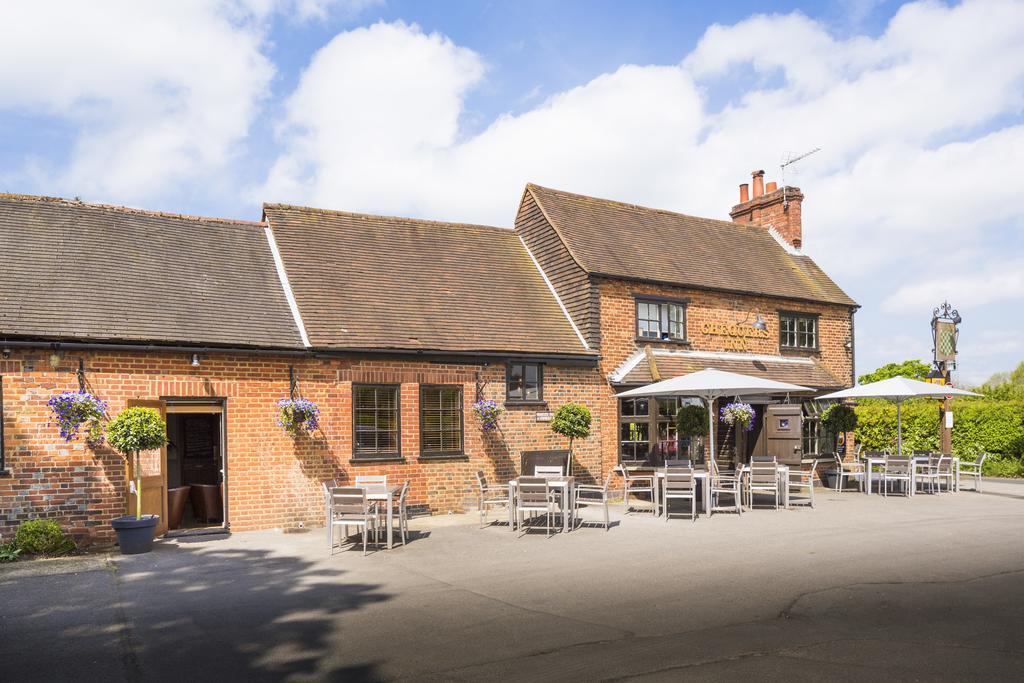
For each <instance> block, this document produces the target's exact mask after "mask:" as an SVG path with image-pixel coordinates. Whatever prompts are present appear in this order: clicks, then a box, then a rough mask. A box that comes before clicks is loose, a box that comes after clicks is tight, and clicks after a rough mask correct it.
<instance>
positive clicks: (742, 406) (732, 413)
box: [721, 401, 757, 432]
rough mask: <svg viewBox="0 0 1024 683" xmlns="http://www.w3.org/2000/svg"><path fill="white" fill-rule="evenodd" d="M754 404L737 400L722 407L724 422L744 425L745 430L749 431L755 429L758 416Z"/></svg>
mask: <svg viewBox="0 0 1024 683" xmlns="http://www.w3.org/2000/svg"><path fill="white" fill-rule="evenodd" d="M756 414H757V413H756V412H755V411H754V406H752V405H750V404H749V403H742V402H740V401H736V402H734V403H729V404H727V405H725V406H723V407H722V410H721V415H722V422H724V423H725V424H727V425H729V426H738V427H742V428H743V431H746V432H749V431H752V430H753V429H754V417H755V416H756Z"/></svg>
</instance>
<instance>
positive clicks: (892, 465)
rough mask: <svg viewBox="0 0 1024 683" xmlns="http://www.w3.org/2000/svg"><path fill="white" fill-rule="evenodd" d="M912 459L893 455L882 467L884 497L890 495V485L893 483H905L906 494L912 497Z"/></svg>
mask: <svg viewBox="0 0 1024 683" xmlns="http://www.w3.org/2000/svg"><path fill="white" fill-rule="evenodd" d="M910 468H911V464H910V458H908V457H902V458H901V457H898V456H895V455H891V456H889V457H887V458H886V459H885V464H884V465H882V495H883V496H887V495H889V484H890V483H891V482H896V483H899V482H903V484H904V489H903V490H904V492H905V494H906V495H908V496H909V495H910Z"/></svg>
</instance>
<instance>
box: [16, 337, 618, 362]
mask: <svg viewBox="0 0 1024 683" xmlns="http://www.w3.org/2000/svg"><path fill="white" fill-rule="evenodd" d="M0 348H36V349H53V350H58V349H70V350H79V351H139V352H147V353H223V354H254V355H267V356H294V357H314V358H338V357H344V356H369V357H373V358H380V357H385V356H386V357H392V358H401V359H406V360H416V359H426V360H429V361H430V362H444V361H458V362H461V363H472V362H474V360H473V359H481V358H482V359H486V360H485V361H483V362H485V363H486V362H489V361H491V360H500V361H506V360H523V361H534V362H538V361H547V362H551V363H557V364H560V365H581V366H596V365H597V362H598V359H599V356H597V355H594V354H551V353H516V352H502V351H439V350H433V349H421V350H415V349H412V350H410V349H357V348H352V349H305V350H302V349H294V348H262V347H250V348H247V347H227V346H182V345H161V344H123V343H112V344H105V343H102V342H64V341H45V340H35V341H28V340H23V339H17V340H15V339H11V340H6V339H0ZM476 362H480V361H479V360H477V361H476Z"/></svg>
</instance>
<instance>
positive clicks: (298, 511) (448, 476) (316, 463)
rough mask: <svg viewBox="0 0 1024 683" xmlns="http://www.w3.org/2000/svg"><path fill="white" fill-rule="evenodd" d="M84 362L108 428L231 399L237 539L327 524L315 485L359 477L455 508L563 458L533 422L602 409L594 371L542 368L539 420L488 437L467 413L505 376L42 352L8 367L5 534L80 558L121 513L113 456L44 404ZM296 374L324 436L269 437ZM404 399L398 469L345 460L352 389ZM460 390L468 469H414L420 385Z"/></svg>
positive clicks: (513, 410) (591, 461)
mask: <svg viewBox="0 0 1024 683" xmlns="http://www.w3.org/2000/svg"><path fill="white" fill-rule="evenodd" d="M80 356H81V357H84V359H85V365H86V378H87V381H88V387H89V389H90V391H92V392H94V393H95V394H97V395H98V396H100V397H101V398H103V399H104V400H106V401H108V402H109V406H110V407H109V412H110V414H111V415H116V414H117V413H118V412H120V411H121V410H122V409H123V408H124V407H125V405H126V403H127V401H128V400H129V399H136V398H142V399H155V398H161V397H163V398H167V397H177V398H183V397H211V398H214V397H215V398H223V399H225V407H226V428H227V453H226V464H227V476H226V494H227V501H228V518H229V523H230V526H231V528H232V529H233V530H249V529H261V528H274V527H288V526H295V525H297V524H298V523H299V522H302V523H304V524H306V525H307V526H315V525H318V524H321V523H322V522H321V518H322V496H321V491H320V482H321V481H324V480H327V479H340V480H342V481H350V480H352V478H353V477H354V476H355V475H356V474H388V475H389V477H390V478H394V479H395V480H396V481H404V480H406V479H408V480H410V482H411V490H410V497H409V502H410V504H411V505H413V506H415V507H418V508H420V509H426V510H429V511H431V512H434V513H443V512H447V511H449V510H457V509H461V508H462V505H463V502H464V501H465V500H466V498H467V496H469V495H470V494H471V491H472V488H471V483H472V481H473V473H474V472H475V471H477V470H480V469H482V470H484V471H485V473H486V474H487V476H488V477H489V479H491V480H492V481H501V480H505V479H507V478H509V477H511V476H513V475H514V474H516V473H517V470H518V463H519V454H520V452H521V451H523V450H535V449H545V448H565V447H566V443H565V440H564V439H562V438H561V437H558V436H556V435H554V434H553V433H551V431H550V424H549V423H546V422H538V421H537V420H536V413H537V412H538V411H539V410H554V409H556V408H557V407H558V406H559V405H561V404H562V403H565V402H569V401H575V402H581V403H584V404H587V405H591V406H593V405H596V404H597V403H598V401H599V397H600V396H601V395H602V392H604V391H606V386H607V385H606V383H605V382H604V380H603V378H602V376H601V375H600V374H599V373H598V372H597V370H595V369H594V368H593V367H590V368H587V367H556V366H548V367H546V369H545V377H544V379H545V386H544V396H545V399H546V401H547V406H546V407H536V406H530V407H513V406H509V407H508V410H507V412H506V413H505V414H504V415H503V416H502V418H501V422H500V429H499V431H498V432H497V433H494V434H487V435H485V434H483V433H482V431H481V429H480V427H479V423H478V422H477V421H476V419H475V417H474V416H473V415H472V409H471V406H472V404H473V402H474V401H475V400H476V397H477V391H478V387H479V391H480V394H481V395H482V396H484V397H487V398H493V399H495V400H498V401H499V402H503V401H504V392H505V367H504V365H503V364H491V365H454V364H452V365H446V364H432V363H413V362H408V361H370V360H352V359H337V360H334V359H331V360H319V359H310V358H288V357H276V356H256V355H250V356H243V355H221V354H204V355H203V358H202V364H201V365H200V366H199V367H192V366H191V365H189V362H188V360H189V359H188V357H187V356H186V355H185V354H157V353H121V352H117V353H115V352H95V353H94V352H88V353H81V354H79V353H68V354H67V355H65V356H64V358H63V359H62V360H61V362H60V364H59V365H58V367H57V368H53V367H51V366H50V363H49V352H48V351H26V350H16V351H15V352H14V354H13V356H12V358H11V359H10V360H5V361H3V362H2V363H3V367H2V368H0V370H2V372H3V383H4V384H3V387H4V426H5V430H6V439H5V440H6V448H7V466H8V469H9V470H10V471H11V475H10V476H7V477H2V478H0V513H2V514H0V533H2V534H3V535H4V536H5V537H6V536H9V535H10V534H11V533H12V532H13V529H14V527H16V526H17V524H19V523H20V522H21V521H24V520H26V519H31V518H40V517H43V518H55V519H58V520H59V521H60V523H61V524H62V526H63V527H64V528H66V529H68V530H69V531H70V532H71V533H72V534H74V535H75V537H76V538H77V539H78V540H79V541H80V542H81V543H82V544H84V545H88V544H106V543H110V542H111V541H112V540H113V535H112V531H111V529H110V526H109V522H110V519H111V518H113V517H115V516H118V515H120V514H123V513H124V509H125V486H124V465H123V461H122V460H121V458H120V457H119V456H118V455H117V454H116V453H114V452H113V451H112V450H111V449H109V448H108V447H100V448H98V449H95V450H93V449H91V448H87V447H86V446H85V445H84V444H83V443H82V442H81V441H76V442H72V443H70V444H68V443H65V442H63V441H62V440H61V439H60V437H59V436H58V434H57V428H56V426H55V425H54V424H52V423H51V415H50V412H49V408H48V407H47V405H46V402H47V401H48V400H49V398H50V397H51V396H53V395H54V394H57V393H60V392H62V391H67V390H75V389H77V380H76V375H75V370H76V369H77V367H78V358H79V357H80ZM289 365H293V366H294V367H295V369H296V374H297V377H298V381H299V388H300V392H301V394H302V395H303V396H305V397H306V398H309V399H311V400H313V401H316V402H317V403H318V405H319V406H320V408H321V417H322V420H321V430H320V432H319V433H318V434H316V435H314V436H312V437H292V436H289V435H287V434H285V433H284V432H283V430H282V429H281V428H280V427H278V426H277V424H276V419H277V409H276V405H275V404H276V402H277V400H279V399H280V398H283V397H286V396H287V395H288V387H289V384H288V367H289ZM354 382H365V383H395V384H399V385H400V386H401V432H402V437H401V438H402V458H401V460H399V461H392V462H365V461H364V462H360V461H358V460H353V458H352V384H353V383H354ZM421 383H431V384H458V385H460V386H461V387H462V389H463V399H464V414H465V420H464V422H465V429H464V434H465V456H464V457H461V458H455V459H444V460H427V459H426V458H423V459H421V458H420V457H419V412H418V411H419V385H420V384H421ZM600 425H601V420H600V416H597V415H595V423H594V429H593V435H592V436H591V437H589V438H588V439H584V440H582V441H580V442H577V443H576V444H574V448H573V452H574V456H575V458H574V462H575V464H576V468H577V474H579V475H580V476H583V477H584V478H588V479H591V478H593V477H594V476H595V474H596V473H597V472H600V471H602V470H603V463H602V462H601V448H600V436H599V435H600V433H601V427H600Z"/></svg>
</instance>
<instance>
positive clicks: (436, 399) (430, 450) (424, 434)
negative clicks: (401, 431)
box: [420, 385, 463, 456]
mask: <svg viewBox="0 0 1024 683" xmlns="http://www.w3.org/2000/svg"><path fill="white" fill-rule="evenodd" d="M462 453H463V449H462V387H460V386H429V385H423V386H421V387H420V454H421V455H423V456H451V455H462Z"/></svg>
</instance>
